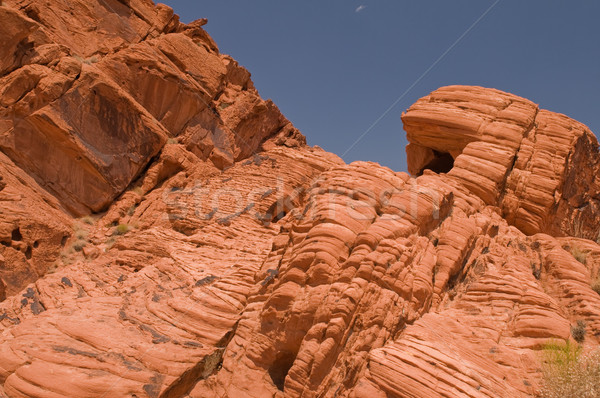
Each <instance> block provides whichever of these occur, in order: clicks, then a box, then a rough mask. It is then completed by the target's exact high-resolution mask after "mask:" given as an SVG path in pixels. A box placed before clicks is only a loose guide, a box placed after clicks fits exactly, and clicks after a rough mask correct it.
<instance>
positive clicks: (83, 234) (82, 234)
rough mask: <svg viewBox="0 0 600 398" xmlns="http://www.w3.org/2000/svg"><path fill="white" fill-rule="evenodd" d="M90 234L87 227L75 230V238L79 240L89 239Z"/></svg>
mask: <svg viewBox="0 0 600 398" xmlns="http://www.w3.org/2000/svg"><path fill="white" fill-rule="evenodd" d="M87 236H88V231H86V230H85V229H76V230H75V238H76V239H77V240H85V239H87Z"/></svg>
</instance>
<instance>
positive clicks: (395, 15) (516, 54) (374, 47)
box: [165, 0, 600, 171]
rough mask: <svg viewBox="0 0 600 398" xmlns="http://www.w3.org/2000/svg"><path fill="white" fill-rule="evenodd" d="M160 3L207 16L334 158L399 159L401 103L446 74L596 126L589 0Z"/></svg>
mask: <svg viewBox="0 0 600 398" xmlns="http://www.w3.org/2000/svg"><path fill="white" fill-rule="evenodd" d="M165 3H166V4H168V5H169V6H171V7H173V8H174V10H175V12H176V13H178V14H179V15H180V17H181V20H182V21H183V22H191V21H193V20H195V19H198V18H208V24H207V25H206V26H205V29H206V30H207V31H208V32H209V33H210V34H211V36H212V37H213V38H214V39H215V41H216V42H217V44H218V45H219V48H220V50H221V52H223V53H227V54H230V55H231V56H233V57H234V58H235V59H236V60H238V61H239V62H240V64H241V65H243V66H245V67H246V68H247V69H248V70H249V71H250V72H251V73H252V78H253V80H254V83H255V86H256V87H257V89H258V90H259V92H260V94H261V95H262V96H263V97H264V98H271V99H273V101H274V102H275V103H276V104H277V105H278V106H279V108H280V109H281V111H282V112H283V113H284V114H285V116H286V117H287V118H288V119H290V120H291V121H292V122H293V123H294V125H295V126H296V127H298V128H299V129H300V130H301V131H302V132H303V133H304V135H306V137H307V139H308V143H309V144H310V145H319V146H321V147H322V148H324V149H326V150H328V151H331V152H334V153H336V154H338V155H340V156H342V157H343V158H344V160H345V161H346V162H351V161H354V160H369V161H374V162H378V163H380V164H382V165H384V166H388V167H390V168H392V169H394V170H398V171H400V170H405V169H406V155H405V151H404V147H405V146H406V139H405V134H404V131H403V129H402V122H401V120H400V115H401V113H402V112H403V111H404V110H406V109H407V108H408V107H409V106H410V105H411V104H412V103H413V102H414V101H415V100H417V99H418V98H420V97H422V96H424V95H426V94H428V93H429V92H431V91H433V90H435V89H436V88H438V87H440V86H445V85H450V84H473V85H480V86H485V87H494V88H497V89H500V90H504V91H508V92H512V93H514V94H517V95H521V96H523V97H526V98H529V99H530V100H532V101H534V102H536V103H538V104H540V106H541V107H542V108H545V109H549V110H552V111H557V112H560V113H564V114H566V115H568V116H570V117H572V118H574V119H577V120H579V121H581V122H583V123H585V124H587V125H588V126H589V127H590V128H591V130H592V131H594V132H595V133H596V134H598V133H599V132H600V101H599V93H600V22H599V19H600V1H596V0H571V1H563V0H560V1H559V0H500V1H498V2H497V3H496V0H452V1H448V0H420V1H404V0H360V1H355V0H321V1H316V0H297V1H292V0H211V1H208V0H206V1H191V0H167V1H165ZM495 3H496V4H495ZM494 4H495V6H493V5H494ZM491 6H493V7H492V9H491V10H489V12H488V13H487V14H486V15H485V16H484V17H483V18H481V17H482V15H483V14H484V13H485V12H486V10H488V9H489V8H490V7H491ZM479 18H481V20H480V21H479V23H477V24H476V25H475V26H474V27H473V28H472V29H471V30H470V31H468V33H466V34H465V32H467V30H468V29H469V27H471V26H472V25H473V23H474V22H475V21H477V20H478V19H479ZM462 35H464V36H463V38H462V39H461V40H460V41H459V42H458V43H457V44H456V45H455V46H454V47H452V48H451V49H450V51H448V49H449V48H450V47H451V46H452V44H453V43H455V42H456V41H457V39H458V38H459V37H461V36H462ZM446 51H448V52H447V54H446V55H445V56H444V57H443V58H441V59H440V60H439V62H437V63H436V64H435V66H433V67H432V68H431V69H430V70H429V72H428V73H427V74H426V75H424V76H423V77H422V79H421V80H420V81H418V82H417V80H418V78H419V77H421V76H422V75H423V74H424V72H426V71H427V70H428V69H429V68H430V67H431V66H432V65H433V64H434V62H435V61H436V60H438V59H439V58H440V57H441V56H442V54H444V53H445V52H446ZM415 83H416V84H415ZM409 88H410V90H409V91H408V93H406V95H405V96H404V97H402V98H401V99H400V100H399V101H398V102H397V104H396V105H395V106H394V107H393V108H392V109H391V110H390V111H389V112H388V113H387V114H386V115H385V116H384V117H383V118H381V119H380V120H379V122H378V123H377V124H376V125H375V126H374V127H373V128H372V129H371V130H370V131H369V132H368V133H367V134H365V132H366V131H367V130H368V129H369V127H370V126H371V125H372V124H373V123H374V122H375V121H377V120H378V119H379V118H380V117H381V116H382V115H383V114H384V112H385V111H386V110H387V109H388V108H389V107H390V106H391V105H392V104H393V103H394V102H395V101H397V100H398V99H399V98H400V97H401V96H402V94H404V93H405V92H406V91H407V90H408V89H409ZM363 135H364V137H363V138H362V139H361V140H360V141H359V142H358V143H356V144H355V145H354V146H353V144H354V143H355V142H356V140H357V139H358V138H359V137H361V136H363ZM350 148H352V149H350Z"/></svg>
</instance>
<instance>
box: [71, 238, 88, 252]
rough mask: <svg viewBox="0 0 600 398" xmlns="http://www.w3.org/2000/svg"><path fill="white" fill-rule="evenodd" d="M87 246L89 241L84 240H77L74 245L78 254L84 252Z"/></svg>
mask: <svg viewBox="0 0 600 398" xmlns="http://www.w3.org/2000/svg"><path fill="white" fill-rule="evenodd" d="M86 245H87V241H85V240H83V239H79V240H76V241H75V242H74V243H73V250H75V251H76V252H80V251H82V250H83V248H84V247H85V246H86Z"/></svg>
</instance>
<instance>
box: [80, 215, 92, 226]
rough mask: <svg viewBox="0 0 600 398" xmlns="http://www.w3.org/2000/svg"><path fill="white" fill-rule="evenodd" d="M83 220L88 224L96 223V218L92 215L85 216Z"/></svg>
mask: <svg viewBox="0 0 600 398" xmlns="http://www.w3.org/2000/svg"><path fill="white" fill-rule="evenodd" d="M81 222H82V223H84V224H87V225H94V223H95V222H96V220H94V217H92V216H85V217H83V218H82V219H81Z"/></svg>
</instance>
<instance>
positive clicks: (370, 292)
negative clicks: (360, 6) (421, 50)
mask: <svg viewBox="0 0 600 398" xmlns="http://www.w3.org/2000/svg"><path fill="white" fill-rule="evenodd" d="M0 17H1V20H2V22H3V23H2V24H1V25H0V35H1V36H2V37H3V38H6V39H3V42H2V45H1V46H0V55H1V57H0V149H1V151H2V153H0V176H1V177H2V179H1V180H0V212H1V214H2V217H1V219H0V243H2V245H1V246H0V300H2V301H1V302H0V396H6V397H11V398H13V397H52V398H54V397H257V398H258V397H283V396H285V397H354V398H359V397H366V398H379V397H382V398H383V397H465V396H467V397H527V396H533V395H534V394H535V393H536V391H538V390H539V387H540V381H541V379H540V378H541V373H540V366H541V364H540V361H541V359H540V355H539V354H540V348H541V347H542V346H543V345H544V344H546V343H547V342H548V341H551V340H567V339H571V326H572V325H574V324H575V323H576V322H577V321H580V320H584V321H585V322H586V327H587V330H586V332H587V333H586V338H585V341H584V345H585V346H586V347H589V348H593V347H596V346H597V345H598V343H599V339H598V336H600V295H599V294H598V293H596V292H595V291H594V290H592V288H591V285H592V283H593V282H594V281H595V280H597V279H598V278H599V277H600V275H599V274H600V246H599V245H598V244H597V243H596V240H597V239H598V234H599V229H600V226H599V225H598V222H597V220H598V219H599V216H600V214H599V213H600V181H599V178H600V177H599V169H600V153H599V151H598V142H597V140H596V137H595V136H594V135H593V134H592V133H591V132H590V131H589V129H588V128H587V127H586V126H584V125H583V124H581V123H578V122H576V121H574V120H572V119H569V118H568V117H567V116H564V115H560V114H556V113H553V112H549V111H546V110H542V109H539V108H538V106H537V105H536V104H534V103H532V102H531V101H528V100H526V99H523V98H520V97H517V96H514V95H511V94H507V93H504V92H501V91H498V90H493V89H486V88H481V87H465V86H451V87H444V88H441V89H439V90H436V91H435V92H433V93H431V94H430V95H428V96H426V97H424V98H422V99H420V100H419V101H417V102H416V103H415V104H414V105H413V106H412V107H410V108H409V109H408V110H407V111H406V112H405V114H404V115H403V117H402V120H403V123H404V127H405V130H406V134H407V137H408V140H409V142H410V144H409V146H408V147H407V154H408V162H409V164H408V167H409V171H410V172H411V174H412V176H411V175H408V174H406V173H401V172H394V171H392V170H390V169H387V168H385V167H381V166H379V165H377V164H375V163H369V162H355V163H352V164H349V165H346V164H344V162H343V161H342V160H341V159H339V158H338V157H337V156H335V155H333V154H330V153H327V152H325V151H323V150H321V149H319V148H311V147H308V146H306V144H305V140H304V137H303V136H302V135H301V134H300V133H299V132H298V131H297V130H296V129H295V128H294V127H293V126H292V125H291V123H290V122H289V121H287V120H286V119H285V117H283V116H282V115H281V113H280V112H279V110H278V109H277V107H276V106H275V105H274V104H273V103H272V102H271V101H264V100H263V99H261V98H260V96H259V95H258V93H257V91H256V90H255V88H254V87H253V85H252V82H251V80H250V74H249V73H248V72H247V71H246V70H245V69H243V68H242V67H240V66H239V65H238V64H237V63H236V62H235V61H234V60H233V59H231V58H230V57H229V56H227V55H223V54H221V53H220V52H219V50H218V47H217V45H216V44H215V42H214V41H213V40H212V39H211V38H210V37H209V36H208V34H207V33H206V32H205V31H204V30H203V29H202V25H203V24H204V23H205V22H206V21H203V20H199V21H196V22H194V23H192V24H189V25H185V24H182V23H180V22H179V21H178V18H177V16H175V15H173V12H172V11H171V10H170V9H169V8H168V7H166V6H163V5H158V6H155V5H154V4H153V3H152V2H151V1H149V0H148V1H146V0H130V1H118V0H92V1H88V2H75V1H66V0H60V1H54V2H52V3H47V2H41V1H38V0H8V1H6V0H5V1H4V4H3V5H2V6H0ZM399 150H401V149H400V148H399Z"/></svg>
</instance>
